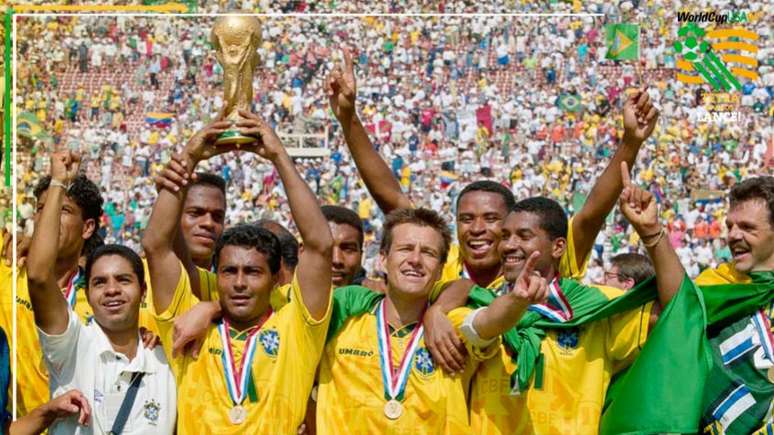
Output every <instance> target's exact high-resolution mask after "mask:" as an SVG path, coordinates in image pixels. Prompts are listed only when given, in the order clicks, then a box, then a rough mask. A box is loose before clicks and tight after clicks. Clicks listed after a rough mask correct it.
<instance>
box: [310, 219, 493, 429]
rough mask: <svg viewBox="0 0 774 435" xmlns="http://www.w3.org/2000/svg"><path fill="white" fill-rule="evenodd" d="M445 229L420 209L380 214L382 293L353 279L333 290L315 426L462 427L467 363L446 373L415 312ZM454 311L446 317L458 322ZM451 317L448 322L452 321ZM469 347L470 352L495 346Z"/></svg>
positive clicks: (435, 273)
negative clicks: (430, 349) (460, 370)
mask: <svg viewBox="0 0 774 435" xmlns="http://www.w3.org/2000/svg"><path fill="white" fill-rule="evenodd" d="M450 240H451V234H450V232H449V229H448V227H447V224H446V222H445V221H444V220H443V218H441V217H440V216H439V215H438V214H437V213H436V212H434V211H432V210H428V209H422V208H420V209H398V210H394V211H393V212H391V213H390V214H389V215H387V218H386V221H385V226H384V235H383V237H382V241H381V247H380V261H381V264H382V267H383V268H384V270H386V273H387V290H386V293H385V294H381V293H376V292H373V291H371V290H369V289H367V288H365V287H361V286H348V287H341V288H338V289H336V290H335V292H334V308H333V312H334V314H333V317H332V320H331V327H330V331H329V333H328V343H327V344H326V347H325V352H324V354H323V359H322V361H321V363H320V368H319V386H318V395H317V399H318V400H317V409H316V412H317V420H316V422H317V433H319V434H321V435H323V434H338V433H384V434H391V433H404V432H405V431H410V432H411V433H414V434H429V433H450V434H457V433H468V432H469V426H468V417H467V416H468V412H467V406H466V395H465V387H466V385H467V382H468V381H469V380H470V377H471V376H472V375H473V373H474V371H475V367H476V365H475V361H471V362H470V363H469V364H468V366H467V367H466V370H465V372H464V373H463V374H462V375H460V376H456V375H449V374H447V373H445V372H443V371H442V370H439V369H438V368H437V367H436V366H435V365H434V363H433V360H432V358H431V357H430V353H429V352H428V351H427V348H426V347H425V345H424V340H423V331H424V327H423V325H422V314H423V313H424V310H425V307H426V306H427V304H428V298H429V295H430V291H431V289H432V287H433V284H434V283H435V281H436V280H437V279H438V277H439V276H440V273H441V268H442V265H443V263H444V261H445V259H446V255H447V253H448V249H449V244H450ZM464 315H465V313H460V314H459V315H458V316H457V318H456V319H455V318H454V317H453V316H452V320H453V323H459V322H461V321H462V319H463V318H464ZM455 320H456V322H454V321H455ZM497 349H498V347H497V345H496V344H492V345H491V346H490V349H485V348H472V347H471V348H470V350H469V352H470V353H471V354H472V355H473V356H474V358H473V359H474V360H476V361H477V360H480V359H485V358H486V357H487V356H490V355H493V354H494V352H495V351H497Z"/></svg>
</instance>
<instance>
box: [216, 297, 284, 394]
mask: <svg viewBox="0 0 774 435" xmlns="http://www.w3.org/2000/svg"><path fill="white" fill-rule="evenodd" d="M271 316H272V312H271V308H269V315H268V316H266V317H265V318H264V320H263V321H262V322H261V323H259V324H258V326H256V327H255V328H254V329H253V331H252V332H251V333H250V334H249V335H248V336H247V339H246V340H245V350H244V352H243V353H242V361H241V362H240V364H239V367H238V368H237V366H236V361H234V351H233V349H232V347H231V334H230V332H229V331H230V330H229V325H228V320H226V319H223V320H222V321H221V322H220V323H218V332H219V333H220V341H221V343H222V344H223V352H222V353H221V354H220V355H221V360H222V362H223V371H224V373H225V376H226V388H227V389H228V395H229V396H230V397H231V400H232V401H233V402H234V404H235V405H240V404H241V403H242V402H244V400H245V396H247V382H248V380H249V379H250V373H251V372H252V370H251V368H252V366H253V359H254V358H255V349H256V347H257V344H256V343H257V342H258V332H259V331H260V330H261V327H262V326H263V325H264V324H265V323H266V321H267V320H269V318H271Z"/></svg>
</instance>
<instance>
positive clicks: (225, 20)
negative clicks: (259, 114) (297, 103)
mask: <svg viewBox="0 0 774 435" xmlns="http://www.w3.org/2000/svg"><path fill="white" fill-rule="evenodd" d="M210 41H211V42H212V46H213V47H214V48H215V57H216V58H217V59H218V63H220V65H221V66H222V67H223V87H224V88H225V92H224V98H223V110H222V112H221V116H222V117H223V119H225V120H227V121H231V122H232V124H233V123H236V122H238V121H239V113H238V111H239V109H242V110H245V111H250V109H251V104H250V103H251V102H252V100H253V74H254V73H255V68H256V67H257V66H258V61H259V56H258V52H257V49H258V46H259V45H260V44H261V23H260V22H259V21H258V19H257V18H256V17H251V16H222V17H218V19H217V20H215V25H214V26H213V27H212V33H211V35H210ZM255 141H256V138H255V137H253V136H246V135H243V134H241V133H240V132H239V131H238V130H236V129H230V130H227V131H225V132H223V133H221V135H220V136H218V140H217V141H216V144H217V145H228V144H246V143H251V142H255Z"/></svg>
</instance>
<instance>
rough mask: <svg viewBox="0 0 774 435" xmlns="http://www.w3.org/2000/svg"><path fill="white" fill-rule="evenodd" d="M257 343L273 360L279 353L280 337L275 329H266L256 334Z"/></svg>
mask: <svg viewBox="0 0 774 435" xmlns="http://www.w3.org/2000/svg"><path fill="white" fill-rule="evenodd" d="M258 342H259V343H261V347H263V351H264V352H266V355H268V356H270V357H272V358H274V357H276V356H277V353H279V345H280V336H279V332H277V330H276V329H266V330H263V331H261V332H260V333H258Z"/></svg>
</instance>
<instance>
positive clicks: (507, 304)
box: [473, 252, 548, 340]
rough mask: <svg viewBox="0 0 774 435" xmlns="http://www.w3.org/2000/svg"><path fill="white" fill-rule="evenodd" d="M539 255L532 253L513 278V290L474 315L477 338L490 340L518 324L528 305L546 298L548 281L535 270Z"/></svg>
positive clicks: (540, 302)
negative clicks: (516, 276)
mask: <svg viewBox="0 0 774 435" xmlns="http://www.w3.org/2000/svg"><path fill="white" fill-rule="evenodd" d="M538 257H540V253H539V252H533V253H532V255H530V257H529V258H528V259H527V262H526V264H525V265H524V268H522V270H521V273H520V274H519V277H518V278H517V279H516V283H515V284H514V286H513V289H512V290H511V291H510V292H508V293H506V294H504V295H502V296H499V297H498V298H497V299H495V300H494V301H492V303H491V304H490V305H489V306H488V307H486V308H483V309H482V310H481V311H479V312H478V313H477V314H476V317H475V318H474V319H473V328H474V329H475V330H476V333H478V337H479V338H480V339H482V340H491V339H493V338H497V337H498V336H500V335H501V334H504V333H505V332H506V331H508V330H509V329H511V328H512V327H513V326H514V325H516V323H518V321H519V320H520V319H521V316H523V315H524V312H525V311H527V307H529V306H530V305H532V304H542V303H544V302H545V301H546V299H547V298H548V284H547V282H546V279H545V278H543V277H541V276H540V275H539V274H538V273H535V264H536V263H537V259H538Z"/></svg>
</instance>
